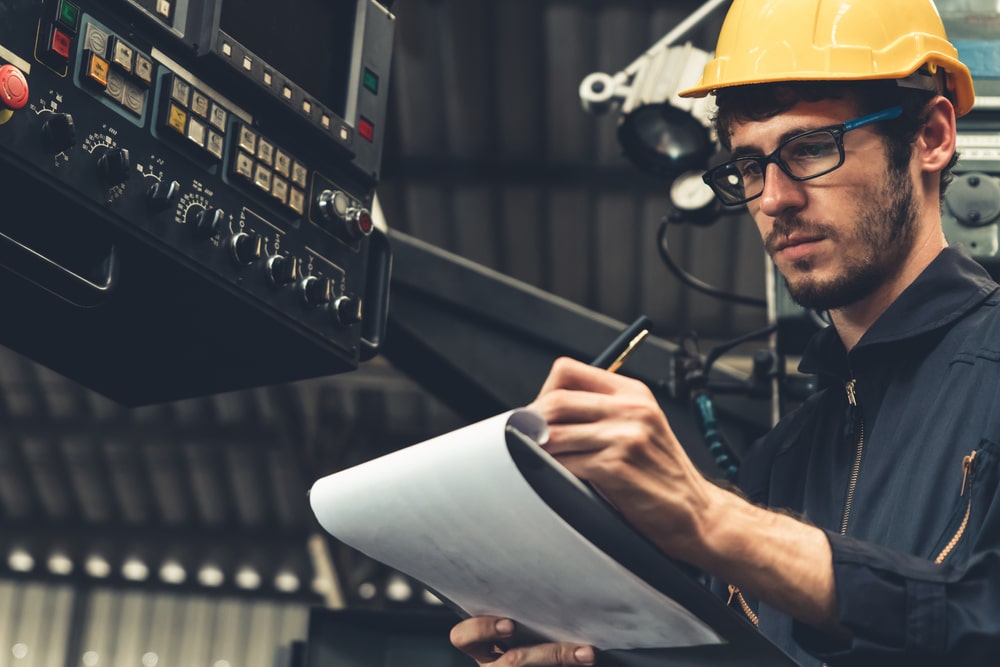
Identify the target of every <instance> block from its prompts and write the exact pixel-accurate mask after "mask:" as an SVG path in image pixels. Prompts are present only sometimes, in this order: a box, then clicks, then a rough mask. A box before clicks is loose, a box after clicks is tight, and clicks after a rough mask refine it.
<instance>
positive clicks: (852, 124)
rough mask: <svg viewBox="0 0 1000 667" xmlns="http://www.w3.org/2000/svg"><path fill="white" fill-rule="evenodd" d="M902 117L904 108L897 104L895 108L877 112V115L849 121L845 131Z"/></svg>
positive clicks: (872, 114) (873, 114)
mask: <svg viewBox="0 0 1000 667" xmlns="http://www.w3.org/2000/svg"><path fill="white" fill-rule="evenodd" d="M902 115H903V107H902V106H900V105H898V104H897V105H896V106H894V107H890V108H888V109H883V110H882V111H876V112H875V113H871V114H868V115H867V116H862V117H861V118H855V119H854V120H849V121H847V122H846V123H844V131H845V132H846V131H848V130H854V129H857V128H859V127H864V126H865V125H871V124H872V123H877V122H879V121H880V120H892V119H893V118H899V117H900V116H902Z"/></svg>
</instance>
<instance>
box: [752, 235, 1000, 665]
mask: <svg viewBox="0 0 1000 667" xmlns="http://www.w3.org/2000/svg"><path fill="white" fill-rule="evenodd" d="M998 306H1000V291H998V287H997V285H996V283H994V282H993V280H991V279H990V277H989V275H988V274H987V273H986V272H985V271H984V270H983V269H982V268H981V267H980V266H979V265H978V264H977V263H975V262H974V261H972V260H971V259H970V258H968V257H967V256H965V255H964V254H962V253H961V252H959V251H958V250H955V249H951V248H947V249H945V250H944V251H942V252H941V254H940V255H939V256H938V257H937V258H936V259H935V260H934V261H933V262H932V263H931V265H930V266H929V267H928V268H927V269H926V270H925V271H924V272H923V273H922V274H921V275H920V276H919V277H918V278H917V280H916V281H915V282H914V283H913V284H912V285H910V286H909V287H908V288H907V289H906V291H905V292H904V293H903V294H902V295H901V296H900V297H899V298H898V299H897V300H896V301H895V302H893V303H892V305H891V306H890V307H889V308H888V309H887V310H886V312H885V313H884V314H883V315H882V316H881V317H880V318H879V319H878V320H877V321H876V322H875V323H874V324H873V325H872V326H871V328H869V329H868V331H867V332H865V334H864V336H863V337H862V338H861V340H860V341H859V342H858V344H857V345H856V346H855V347H854V349H852V350H851V351H850V353H849V354H848V353H845V350H844V347H843V345H842V343H841V342H840V339H839V337H838V336H837V334H836V331H834V330H833V328H832V327H831V328H828V329H826V330H824V331H822V332H820V333H819V334H817V335H816V337H815V338H814V339H813V340H812V341H811V342H810V345H809V348H808V350H807V351H806V354H805V355H804V357H803V360H802V363H801V364H800V369H801V370H802V371H803V372H807V373H816V374H818V375H819V377H820V381H821V387H822V389H821V391H819V392H818V393H817V394H815V395H814V396H812V397H811V398H810V399H809V400H808V401H807V402H806V403H805V404H804V405H803V406H802V407H801V408H799V409H798V410H797V411H795V412H794V413H792V414H790V415H789V416H788V417H787V418H785V419H783V420H782V421H781V422H780V423H779V424H778V425H777V427H776V428H775V429H774V430H773V431H772V432H771V433H769V434H768V435H767V436H766V437H765V438H763V439H762V440H761V441H760V442H758V443H757V444H756V446H755V447H754V449H753V451H752V453H751V455H750V456H748V457H746V459H745V460H744V462H743V465H742V469H741V471H740V486H741V488H742V489H743V490H744V492H745V493H746V494H747V495H748V496H749V498H750V499H751V500H753V501H754V502H757V503H760V504H763V505H766V506H769V507H772V508H784V509H788V510H791V511H793V512H796V513H799V514H801V515H803V516H804V518H805V519H806V520H807V521H809V522H811V523H813V524H815V525H817V526H819V527H821V528H823V529H824V530H825V531H827V534H828V536H829V540H830V544H831V547H832V550H833V567H834V576H835V581H836V592H837V606H838V613H839V617H840V621H841V623H842V624H843V625H845V626H846V627H848V628H849V629H850V630H851V631H852V633H853V638H852V639H851V640H850V642H846V643H845V642H839V643H838V642H834V641H832V640H830V639H829V638H828V637H825V636H823V635H820V634H819V633H817V632H816V631H814V630H812V629H810V628H808V627H806V626H804V625H802V624H799V623H797V622H793V620H792V619H791V618H789V617H788V616H787V615H785V614H782V613H780V612H778V611H776V610H774V609H771V608H768V607H767V606H766V605H759V606H757V605H756V603H755V602H754V601H752V600H751V601H748V602H749V604H750V606H751V607H756V613H757V615H758V616H759V628H760V630H761V632H763V633H765V634H766V635H767V636H768V637H770V638H771V639H772V640H774V641H775V642H776V643H778V644H779V645H781V646H782V647H783V648H784V649H785V650H786V651H788V652H789V653H790V654H792V655H793V656H794V657H795V658H796V659H798V660H799V661H800V662H801V663H802V664H803V665H819V664H821V663H822V662H826V663H829V664H830V665H879V666H885V665H904V664H905V665H947V666H948V667H957V666H958V665H963V666H964V665H996V664H1000V499H998V471H1000V307H998ZM849 389H853V398H854V403H856V405H852V404H851V400H850V397H849V393H851V392H849Z"/></svg>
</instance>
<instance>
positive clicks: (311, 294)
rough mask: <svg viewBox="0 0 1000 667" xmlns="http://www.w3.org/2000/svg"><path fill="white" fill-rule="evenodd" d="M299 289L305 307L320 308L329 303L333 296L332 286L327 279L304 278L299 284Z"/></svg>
mask: <svg viewBox="0 0 1000 667" xmlns="http://www.w3.org/2000/svg"><path fill="white" fill-rule="evenodd" d="M299 289H300V290H301V292H302V299H303V300H304V301H305V302H306V305H307V306H313V307H316V306H322V305H323V304H325V303H329V302H330V298H331V297H332V296H333V285H331V284H330V279H329V278H317V277H316V276H306V277H305V278H303V279H302V281H301V282H300V283H299Z"/></svg>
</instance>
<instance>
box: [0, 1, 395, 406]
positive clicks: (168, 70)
mask: <svg viewBox="0 0 1000 667" xmlns="http://www.w3.org/2000/svg"><path fill="white" fill-rule="evenodd" d="M394 21H395V17H394V16H393V15H392V13H391V12H390V11H389V10H388V9H387V8H386V7H385V6H383V5H382V4H380V3H378V2H376V1H375V0H289V1H288V2H284V3H280V4H278V5H275V4H272V3H269V2H264V1H263V0H238V1H237V0H7V1H5V2H3V3H2V4H0V196H2V199H3V200H4V201H5V202H6V205H5V206H4V210H3V212H2V213H0V312H2V313H3V315H2V318H0V344H4V345H6V346H8V347H11V348H12V349H15V350H17V351H18V352H20V353H22V354H24V355H25V356H28V357H30V358H32V359H34V360H36V361H39V362H41V363H43V364H44V365H46V366H49V367H50V368H52V369H54V370H56V371H58V372H59V373H61V374H63V375H66V376H68V377H70V378H72V379H74V380H77V381H79V382H80V383H82V384H84V385H86V386H88V387H90V388H92V389H95V390H97V391H99V392H101V393H103V394H105V395H107V396H109V397H111V398H113V399H115V400H117V401H119V402H121V403H124V404H126V405H142V404H148V403H154V402H160V401H165V400H173V399H178V398H185V397H190V396H197V395H205V394H210V393H216V392H220V391H227V390H231V389H238V388H244V387H250V386H259V385H264V384H273V383H276V382H283V381H289V380H296V379H300V378H305V377H313V376H317V375H326V374H332V373H338V372H343V371H349V370H352V369H354V368H356V367H357V366H358V364H359V363H360V362H361V361H363V360H366V359H368V358H370V357H372V356H374V354H376V353H377V351H378V348H379V345H380V343H381V341H382V337H383V330H384V326H385V318H386V310H387V304H388V287H389V277H390V264H391V254H390V250H389V244H388V242H387V240H386V237H385V236H384V234H383V233H382V232H381V231H379V230H377V229H375V224H374V222H373V217H372V207H373V201H374V194H375V186H376V185H377V183H378V180H379V168H380V159H381V148H382V138H383V135H384V129H385V113H386V97H387V92H388V80H389V66H390V60H391V51H392V35H393V26H394Z"/></svg>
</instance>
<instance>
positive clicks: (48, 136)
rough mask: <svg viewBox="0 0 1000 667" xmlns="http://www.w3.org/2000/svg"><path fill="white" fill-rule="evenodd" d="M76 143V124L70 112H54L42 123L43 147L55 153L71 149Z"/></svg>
mask: <svg viewBox="0 0 1000 667" xmlns="http://www.w3.org/2000/svg"><path fill="white" fill-rule="evenodd" d="M74 144H76V126H75V125H74V124H73V116H71V115H69V114H68V113H52V114H49V118H48V119H47V120H46V121H45V122H44V123H42V147H43V148H45V150H46V151H48V152H49V153H52V154H53V155H55V154H58V153H62V152H63V151H66V150H69V149H70V148H72V147H73V146H74Z"/></svg>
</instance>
